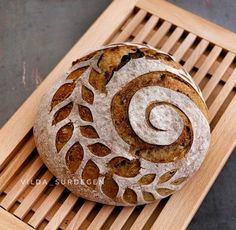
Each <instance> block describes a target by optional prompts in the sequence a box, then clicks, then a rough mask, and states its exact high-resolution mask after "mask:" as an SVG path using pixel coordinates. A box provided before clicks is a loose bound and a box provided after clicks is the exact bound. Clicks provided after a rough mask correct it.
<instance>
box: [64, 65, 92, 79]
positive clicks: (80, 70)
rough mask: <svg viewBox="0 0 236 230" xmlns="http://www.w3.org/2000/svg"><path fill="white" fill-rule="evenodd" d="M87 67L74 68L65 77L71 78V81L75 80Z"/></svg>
mask: <svg viewBox="0 0 236 230" xmlns="http://www.w3.org/2000/svg"><path fill="white" fill-rule="evenodd" d="M87 68H88V67H87V66H86V67H81V68H78V69H76V70H74V71H73V72H71V73H70V74H69V75H68V76H67V78H66V79H70V80H73V81H76V80H77V79H78V78H80V77H81V75H82V74H83V73H84V72H85V70H86V69H87Z"/></svg>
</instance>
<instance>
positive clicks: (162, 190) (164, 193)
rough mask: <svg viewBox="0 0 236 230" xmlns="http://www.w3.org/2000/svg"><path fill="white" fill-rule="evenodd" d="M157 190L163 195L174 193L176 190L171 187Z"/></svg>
mask: <svg viewBox="0 0 236 230" xmlns="http://www.w3.org/2000/svg"><path fill="white" fill-rule="evenodd" d="M157 192H158V193H159V194H160V195H161V196H169V195H171V194H172V193H174V190H172V189H169V188H158V189H157Z"/></svg>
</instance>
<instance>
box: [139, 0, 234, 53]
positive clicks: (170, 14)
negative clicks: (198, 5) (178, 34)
mask: <svg viewBox="0 0 236 230" xmlns="http://www.w3.org/2000/svg"><path fill="white" fill-rule="evenodd" d="M136 5H137V6H138V7H140V8H142V9H144V10H146V11H148V12H149V13H151V14H154V15H158V16H159V17H160V18H163V19H165V20H166V21H169V22H172V23H173V24H174V25H177V26H179V27H182V28H184V29H185V30H187V31H189V32H192V33H194V34H197V35H198V36H199V37H201V38H204V39H205V40H207V41H211V42H212V43H215V44H216V45H218V46H220V47H224V48H225V49H228V50H230V51H232V52H234V53H236V46H235V41H236V34H235V33H233V32H231V31H229V30H226V29H224V28H223V27H221V26H218V25H216V24H214V23H212V22H209V21H207V20H205V19H203V18H201V17H199V16H197V15H194V14H192V13H190V12H188V11H185V10H183V9H181V8H179V7H177V6H175V5H173V4H171V3H169V2H168V1H163V0H139V1H138V2H137V4H136ZM222 38H224V39H222Z"/></svg>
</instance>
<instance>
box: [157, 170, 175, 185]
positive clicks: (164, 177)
mask: <svg viewBox="0 0 236 230" xmlns="http://www.w3.org/2000/svg"><path fill="white" fill-rule="evenodd" d="M176 172H177V169H172V170H170V171H168V172H166V173H164V174H163V175H162V176H160V178H159V182H158V183H160V184H161V183H164V182H166V181H168V180H170V179H171V178H172V177H173V176H174V175H175V173H176Z"/></svg>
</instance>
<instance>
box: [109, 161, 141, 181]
mask: <svg viewBox="0 0 236 230" xmlns="http://www.w3.org/2000/svg"><path fill="white" fill-rule="evenodd" d="M108 166H109V167H110V168H111V171H112V172H113V173H115V174H117V175H119V176H122V177H135V176H136V175H137V174H138V173H139V170H140V162H139V160H137V159H134V160H131V161H130V160H128V159H126V158H124V157H115V158H113V159H111V160H110V162H109V163H108Z"/></svg>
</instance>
